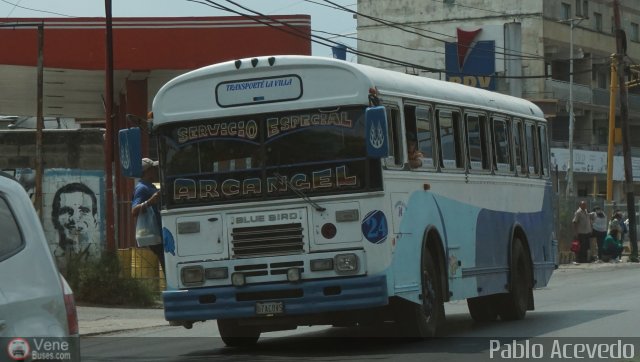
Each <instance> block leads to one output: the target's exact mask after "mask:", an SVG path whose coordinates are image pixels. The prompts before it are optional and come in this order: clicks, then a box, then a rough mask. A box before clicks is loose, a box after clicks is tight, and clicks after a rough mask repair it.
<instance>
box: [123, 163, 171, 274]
mask: <svg viewBox="0 0 640 362" xmlns="http://www.w3.org/2000/svg"><path fill="white" fill-rule="evenodd" d="M158 179H159V173H158V161H153V160H151V159H149V158H143V159H142V177H141V178H140V180H139V181H138V183H137V184H136V187H135V189H134V191H133V198H132V200H131V214H132V215H133V217H134V218H136V219H137V217H138V215H139V214H140V213H142V212H145V210H146V209H148V208H153V211H155V216H156V218H157V225H162V221H161V219H160V209H159V207H158V203H159V201H160V192H159V190H158V188H157V187H156V186H155V185H154V184H153V183H154V182H157V181H158ZM157 232H158V233H159V234H160V235H162V234H161V233H162V230H158V231H157ZM149 249H151V251H153V253H154V254H156V256H157V257H158V261H159V262H160V265H161V266H162V272H163V273H164V274H165V275H166V273H167V272H166V269H165V265H164V246H163V245H162V243H160V244H156V245H151V246H149Z"/></svg>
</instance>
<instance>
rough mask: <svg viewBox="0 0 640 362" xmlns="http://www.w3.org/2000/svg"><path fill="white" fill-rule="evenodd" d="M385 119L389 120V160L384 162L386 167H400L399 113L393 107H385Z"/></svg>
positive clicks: (400, 134) (400, 133)
mask: <svg viewBox="0 0 640 362" xmlns="http://www.w3.org/2000/svg"><path fill="white" fill-rule="evenodd" d="M386 110H387V119H388V120H389V137H388V138H389V158H388V159H387V160H386V161H385V165H386V166H393V167H401V166H402V164H403V163H402V145H403V142H401V140H400V137H401V136H402V132H401V122H400V111H399V110H398V108H396V107H395V106H386Z"/></svg>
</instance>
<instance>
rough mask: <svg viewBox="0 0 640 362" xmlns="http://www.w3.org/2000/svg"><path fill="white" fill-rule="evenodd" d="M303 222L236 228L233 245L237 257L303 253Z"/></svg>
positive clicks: (232, 232) (232, 238) (233, 234)
mask: <svg viewBox="0 0 640 362" xmlns="http://www.w3.org/2000/svg"><path fill="white" fill-rule="evenodd" d="M302 231H303V229H302V224H300V223H297V224H284V225H268V226H256V227H243V228H234V229H233V230H232V231H231V245H232V250H233V254H234V256H235V257H236V258H249V257H256V256H271V255H289V254H301V253H303V252H304V243H303V241H302V239H303V236H302Z"/></svg>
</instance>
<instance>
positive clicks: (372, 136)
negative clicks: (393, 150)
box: [364, 106, 389, 158]
mask: <svg viewBox="0 0 640 362" xmlns="http://www.w3.org/2000/svg"><path fill="white" fill-rule="evenodd" d="M364 119H365V125H366V127H365V138H366V139H367V141H366V142H367V157H369V158H386V157H388V156H389V140H388V134H389V133H388V132H387V112H386V110H385V108H384V106H377V107H369V108H367V110H366V111H365V113H364Z"/></svg>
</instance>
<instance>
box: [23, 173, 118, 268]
mask: <svg viewBox="0 0 640 362" xmlns="http://www.w3.org/2000/svg"><path fill="white" fill-rule="evenodd" d="M13 173H14V174H15V177H16V179H17V180H18V181H19V182H20V183H21V184H22V185H23V186H24V187H25V189H26V190H27V193H28V194H29V196H30V197H31V199H32V200H33V199H34V198H35V171H34V170H33V169H24V168H23V169H16V170H14V172H13ZM42 186H43V187H42V188H43V190H42V203H43V213H42V221H43V222H42V225H43V227H44V232H45V235H46V236H47V241H48V242H49V247H50V249H51V252H52V254H53V255H54V256H55V257H56V259H58V260H60V259H61V258H63V257H64V256H65V254H67V253H70V252H73V253H83V254H87V255H90V256H98V255H100V252H101V251H102V250H104V249H105V245H106V244H105V224H104V219H105V216H104V215H105V212H104V207H105V206H104V205H105V200H104V171H102V170H77V169H47V170H45V171H44V176H43V180H42Z"/></svg>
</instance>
